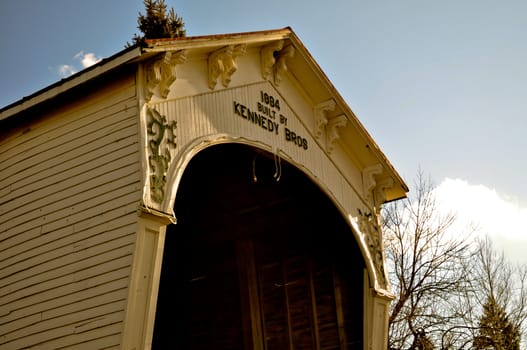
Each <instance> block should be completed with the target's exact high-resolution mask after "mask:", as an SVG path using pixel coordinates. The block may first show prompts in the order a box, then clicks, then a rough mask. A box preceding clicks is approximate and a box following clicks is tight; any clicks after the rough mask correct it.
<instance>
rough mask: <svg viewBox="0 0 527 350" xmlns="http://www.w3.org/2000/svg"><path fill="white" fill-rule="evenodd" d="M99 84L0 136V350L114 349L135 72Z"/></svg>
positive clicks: (134, 128) (129, 220) (132, 194)
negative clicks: (114, 80) (71, 100)
mask: <svg viewBox="0 0 527 350" xmlns="http://www.w3.org/2000/svg"><path fill="white" fill-rule="evenodd" d="M101 85H102V87H101V88H100V90H99V91H97V92H94V93H91V94H89V95H86V96H82V97H79V98H77V99H76V100H75V101H73V102H71V103H66V104H65V105H64V106H61V107H57V108H56V109H55V111H53V112H50V113H48V114H46V115H45V116H36V117H39V118H38V120H37V118H35V121H34V122H33V123H31V124H29V125H26V126H25V130H18V131H16V132H12V133H11V134H9V135H1V134H0V349H10V350H11V349H23V348H42V349H59V348H60V349H67V348H75V349H94V348H105V349H106V348H108V349H110V348H118V347H119V345H120V341H121V333H122V329H123V319H124V308H125V305H126V298H127V295H128V290H127V287H128V282H129V275H130V270H131V265H132V253H133V251H134V243H135V233H136V230H137V209H138V205H139V203H140V200H141V180H140V156H139V144H138V142H139V136H138V122H139V121H138V118H139V117H138V115H139V111H138V108H137V100H136V95H135V89H136V87H135V79H134V76H133V75H130V76H128V77H124V76H123V77H121V79H120V80H119V81H116V82H113V83H109V84H101ZM58 103H59V102H58ZM58 103H57V104H58Z"/></svg>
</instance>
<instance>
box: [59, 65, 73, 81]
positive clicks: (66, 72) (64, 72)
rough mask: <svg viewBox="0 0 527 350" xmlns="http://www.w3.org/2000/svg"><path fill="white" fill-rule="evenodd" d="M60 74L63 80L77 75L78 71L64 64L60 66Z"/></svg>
mask: <svg viewBox="0 0 527 350" xmlns="http://www.w3.org/2000/svg"><path fill="white" fill-rule="evenodd" d="M58 73H59V75H60V77H61V78H66V77H69V76H70V75H73V74H75V73H77V70H76V69H75V67H73V66H70V65H69V64H63V65H60V66H59V68H58Z"/></svg>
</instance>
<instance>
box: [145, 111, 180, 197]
mask: <svg viewBox="0 0 527 350" xmlns="http://www.w3.org/2000/svg"><path fill="white" fill-rule="evenodd" d="M147 117H148V123H147V133H148V153H149V154H148V165H149V168H150V178H149V179H150V198H151V199H152V200H153V201H154V202H156V203H161V202H163V200H164V198H165V188H166V175H167V170H168V167H169V166H170V162H171V161H172V156H171V154H170V151H171V149H175V148H176V146H177V143H176V128H177V122H176V121H171V122H167V119H166V117H165V116H163V115H161V114H160V113H159V112H158V111H156V110H155V109H151V108H148V109H147Z"/></svg>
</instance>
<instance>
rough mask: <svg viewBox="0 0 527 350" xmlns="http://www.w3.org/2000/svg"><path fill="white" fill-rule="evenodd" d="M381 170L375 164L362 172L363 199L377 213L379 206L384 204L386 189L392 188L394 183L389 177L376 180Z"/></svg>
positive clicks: (380, 166)
mask: <svg viewBox="0 0 527 350" xmlns="http://www.w3.org/2000/svg"><path fill="white" fill-rule="evenodd" d="M383 170H384V169H383V166H382V165H381V164H375V165H372V166H369V167H367V168H365V169H364V170H362V184H363V187H364V197H366V199H367V200H368V202H369V203H370V204H372V205H373V207H374V209H375V211H376V212H377V213H378V212H379V211H380V209H381V205H383V204H384V202H386V189H388V188H392V187H393V186H394V181H393V179H392V178H391V177H385V178H381V179H380V180H378V175H381V174H382V172H383Z"/></svg>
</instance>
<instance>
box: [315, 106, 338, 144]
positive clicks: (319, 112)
mask: <svg viewBox="0 0 527 350" xmlns="http://www.w3.org/2000/svg"><path fill="white" fill-rule="evenodd" d="M334 109H335V101H334V100H333V99H329V100H327V101H324V102H321V103H319V104H317V105H316V106H315V108H314V110H313V114H314V115H315V137H316V138H317V139H319V138H320V137H321V136H322V134H323V133H324V132H325V131H326V130H325V129H326V125H327V124H328V117H327V113H328V112H331V111H333V110H334Z"/></svg>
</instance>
